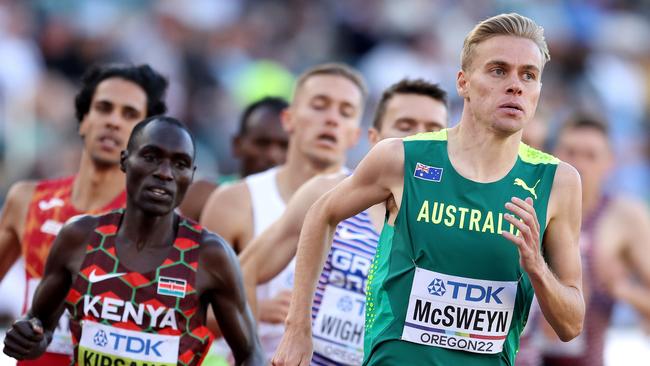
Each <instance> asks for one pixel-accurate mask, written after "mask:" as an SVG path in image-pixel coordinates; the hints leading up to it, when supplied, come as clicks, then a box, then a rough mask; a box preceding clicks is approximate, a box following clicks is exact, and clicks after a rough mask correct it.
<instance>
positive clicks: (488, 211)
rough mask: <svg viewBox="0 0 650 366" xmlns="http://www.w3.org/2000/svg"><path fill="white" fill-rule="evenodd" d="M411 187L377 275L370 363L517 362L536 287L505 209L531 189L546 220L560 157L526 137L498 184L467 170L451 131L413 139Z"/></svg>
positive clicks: (407, 184)
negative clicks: (454, 161)
mask: <svg viewBox="0 0 650 366" xmlns="http://www.w3.org/2000/svg"><path fill="white" fill-rule="evenodd" d="M403 144H404V191H403V196H402V201H401V206H400V210H399V213H398V216H397V218H396V221H395V225H394V226H390V225H385V226H384V230H383V231H382V235H381V238H380V242H379V246H378V248H377V255H376V257H375V259H374V262H373V264H372V268H371V271H370V275H369V277H368V281H369V283H368V298H367V303H366V338H365V344H364V345H365V360H364V364H366V365H398V364H400V365H512V364H514V359H515V355H516V352H517V349H518V346H519V335H520V333H521V332H522V330H523V328H524V325H525V323H526V318H527V316H528V310H529V308H530V303H531V300H532V297H533V288H532V285H531V283H530V280H529V278H528V276H527V274H526V273H525V271H524V270H523V269H522V268H521V267H520V266H519V252H518V250H517V247H516V246H515V245H514V244H512V243H511V242H510V241H508V240H507V239H505V238H503V237H502V236H501V235H500V233H501V232H502V231H510V232H511V233H514V234H516V229H515V228H514V226H512V225H510V223H508V222H507V221H506V220H505V219H504V217H503V215H504V214H505V213H508V212H509V211H507V210H506V209H505V207H504V205H505V203H506V202H508V201H510V199H511V198H512V197H513V196H516V197H519V198H522V199H524V198H526V197H531V198H533V201H534V207H535V211H536V212H537V217H538V218H539V221H540V226H541V230H540V239H541V237H543V234H544V230H545V228H546V211H547V204H548V198H549V196H550V193H551V188H552V186H553V178H554V175H555V170H556V168H557V164H558V162H559V161H558V160H557V159H556V158H554V157H552V156H550V155H547V154H544V153H542V152H539V151H537V150H534V149H532V148H530V147H528V146H526V145H524V144H521V145H520V147H519V154H518V158H517V161H516V163H515V165H514V166H513V168H512V169H511V170H510V172H508V174H507V175H506V176H505V177H503V178H502V179H500V180H498V181H495V182H492V183H478V182H474V181H470V180H468V179H466V178H464V177H462V176H461V175H460V174H458V173H457V172H456V171H455V170H454V168H453V166H452V165H451V162H450V161H449V157H448V154H447V131H446V130H442V131H439V132H432V133H425V134H420V135H416V136H412V137H408V138H405V139H404V142H403Z"/></svg>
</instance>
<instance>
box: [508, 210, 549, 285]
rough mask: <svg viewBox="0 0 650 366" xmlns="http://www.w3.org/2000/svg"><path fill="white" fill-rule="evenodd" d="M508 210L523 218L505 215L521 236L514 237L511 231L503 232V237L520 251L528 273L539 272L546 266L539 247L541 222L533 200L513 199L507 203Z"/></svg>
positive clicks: (523, 265) (522, 264)
mask: <svg viewBox="0 0 650 366" xmlns="http://www.w3.org/2000/svg"><path fill="white" fill-rule="evenodd" d="M506 208H507V209H508V210H509V211H510V212H512V213H513V214H515V215H516V216H517V217H519V218H521V221H520V220H519V219H517V217H515V216H513V215H512V214H506V215H504V218H505V219H506V220H507V221H508V222H509V223H511V224H512V225H513V226H514V227H515V228H516V229H519V235H516V236H515V235H513V234H511V233H510V232H509V231H503V232H502V233H501V235H502V236H503V237H504V238H506V239H508V240H510V241H511V242H513V243H514V244H515V245H516V246H517V249H519V264H520V265H521V267H522V268H523V269H524V270H525V271H526V272H527V273H533V272H534V271H538V270H540V269H541V268H543V266H544V265H545V262H544V258H543V257H542V253H541V250H540V245H539V230H540V227H539V220H538V219H537V214H536V213H535V208H534V207H533V199H532V198H530V197H528V198H526V200H525V201H524V200H522V199H519V198H517V197H513V198H512V200H511V201H510V202H508V203H506Z"/></svg>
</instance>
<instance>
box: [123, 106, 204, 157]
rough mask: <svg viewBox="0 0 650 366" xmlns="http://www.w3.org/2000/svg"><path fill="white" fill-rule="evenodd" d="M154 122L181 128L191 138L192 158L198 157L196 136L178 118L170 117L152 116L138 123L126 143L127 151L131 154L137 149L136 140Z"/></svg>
mask: <svg viewBox="0 0 650 366" xmlns="http://www.w3.org/2000/svg"><path fill="white" fill-rule="evenodd" d="M153 122H162V123H167V124H169V125H171V126H175V127H178V128H180V129H181V130H183V131H185V132H187V134H188V135H189V136H190V139H191V140H192V149H193V152H192V158H194V157H195V156H196V141H195V140H194V135H193V134H192V131H190V129H189V127H187V125H186V124H185V123H183V122H181V121H179V120H177V119H176V118H173V117H169V116H160V115H157V116H151V117H148V118H146V119H144V120H142V121H140V122H138V124H137V125H135V127H133V130H132V131H131V136H129V141H128V142H127V143H126V151H128V152H129V153H131V152H133V150H134V149H135V140H136V139H137V138H138V137H139V136H140V135H141V134H142V130H144V128H145V127H147V125H149V124H150V123H153Z"/></svg>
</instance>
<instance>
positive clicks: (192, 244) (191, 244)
mask: <svg viewBox="0 0 650 366" xmlns="http://www.w3.org/2000/svg"><path fill="white" fill-rule="evenodd" d="M179 220H180V223H179V224H178V233H177V234H176V240H175V241H174V248H176V249H177V250H178V251H180V252H181V255H182V258H183V261H184V262H185V263H186V264H187V265H188V266H189V267H190V268H192V269H193V270H194V271H195V272H196V270H197V269H198V263H199V262H198V259H199V247H200V245H201V238H202V236H203V228H202V227H201V225H199V224H197V223H196V222H194V221H192V220H190V219H188V218H186V217H182V216H181V217H179Z"/></svg>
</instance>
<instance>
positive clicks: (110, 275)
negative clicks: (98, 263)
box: [88, 269, 125, 283]
mask: <svg viewBox="0 0 650 366" xmlns="http://www.w3.org/2000/svg"><path fill="white" fill-rule="evenodd" d="M95 271H96V270H95V269H93V271H92V272H90V276H88V282H90V283H97V282H101V281H105V280H108V279H111V278H115V277H120V276H122V275H124V274H125V273H124V272H122V273H106V274H103V275H98V274H97V273H95Z"/></svg>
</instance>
